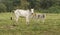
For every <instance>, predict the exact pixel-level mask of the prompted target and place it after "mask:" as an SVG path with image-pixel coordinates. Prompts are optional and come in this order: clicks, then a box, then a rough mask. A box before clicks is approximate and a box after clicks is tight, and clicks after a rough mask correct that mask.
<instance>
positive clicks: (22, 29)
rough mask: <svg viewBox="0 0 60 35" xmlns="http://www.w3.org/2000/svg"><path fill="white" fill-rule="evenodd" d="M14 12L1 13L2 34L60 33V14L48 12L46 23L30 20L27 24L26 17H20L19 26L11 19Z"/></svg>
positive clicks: (45, 34) (46, 34)
mask: <svg viewBox="0 0 60 35" xmlns="http://www.w3.org/2000/svg"><path fill="white" fill-rule="evenodd" d="M11 16H13V14H12V13H0V35H60V14H52V13H47V16H46V20H45V23H42V22H40V21H37V20H32V19H31V20H30V24H29V25H26V22H25V18H19V21H18V24H17V26H12V25H13V24H15V21H13V20H10V17H11Z"/></svg>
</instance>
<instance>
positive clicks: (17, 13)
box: [14, 9, 34, 23]
mask: <svg viewBox="0 0 60 35" xmlns="http://www.w3.org/2000/svg"><path fill="white" fill-rule="evenodd" d="M14 13H15V16H16V19H15V20H16V22H18V18H19V16H23V17H25V18H26V23H29V19H30V17H31V15H32V14H33V13H34V9H31V10H22V9H17V10H15V11H14Z"/></svg>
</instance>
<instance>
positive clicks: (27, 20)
mask: <svg viewBox="0 0 60 35" xmlns="http://www.w3.org/2000/svg"><path fill="white" fill-rule="evenodd" d="M26 24H27V25H28V24H29V17H28V16H27V17H26Z"/></svg>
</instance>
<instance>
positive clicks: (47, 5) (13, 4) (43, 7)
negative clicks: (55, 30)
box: [0, 0, 60, 13]
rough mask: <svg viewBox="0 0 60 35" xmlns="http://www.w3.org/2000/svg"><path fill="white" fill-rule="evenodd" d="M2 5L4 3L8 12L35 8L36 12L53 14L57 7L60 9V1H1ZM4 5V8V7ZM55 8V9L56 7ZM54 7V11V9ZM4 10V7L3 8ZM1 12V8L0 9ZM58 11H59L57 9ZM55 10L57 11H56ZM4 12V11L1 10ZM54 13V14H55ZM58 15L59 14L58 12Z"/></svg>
mask: <svg viewBox="0 0 60 35" xmlns="http://www.w3.org/2000/svg"><path fill="white" fill-rule="evenodd" d="M0 3H2V4H3V5H4V6H5V8H6V9H5V10H6V11H7V12H11V11H13V10H14V9H17V8H19V9H31V8H34V9H35V10H36V12H42V11H43V12H50V11H49V10H50V9H52V10H51V12H50V13H52V12H53V11H54V9H56V8H57V7H56V6H59V7H60V0H1V1H0ZM3 5H2V6H3ZM54 6H55V7H54ZM53 7H54V9H53ZM2 9H3V7H2ZM0 10H1V8H0ZM56 10H57V11H58V9H56ZM56 10H55V11H56ZM1 11H2V12H3V10H1ZM55 11H54V12H55ZM57 13H58V12H57Z"/></svg>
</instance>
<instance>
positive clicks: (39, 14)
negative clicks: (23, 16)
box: [33, 13, 46, 23]
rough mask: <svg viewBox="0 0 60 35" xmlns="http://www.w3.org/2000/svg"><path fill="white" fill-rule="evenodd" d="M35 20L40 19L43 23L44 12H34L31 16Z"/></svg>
mask: <svg viewBox="0 0 60 35" xmlns="http://www.w3.org/2000/svg"><path fill="white" fill-rule="evenodd" d="M33 17H34V18H35V19H36V20H41V21H42V22H43V23H44V21H45V19H46V14H42V13H35V14H34V16H33Z"/></svg>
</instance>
